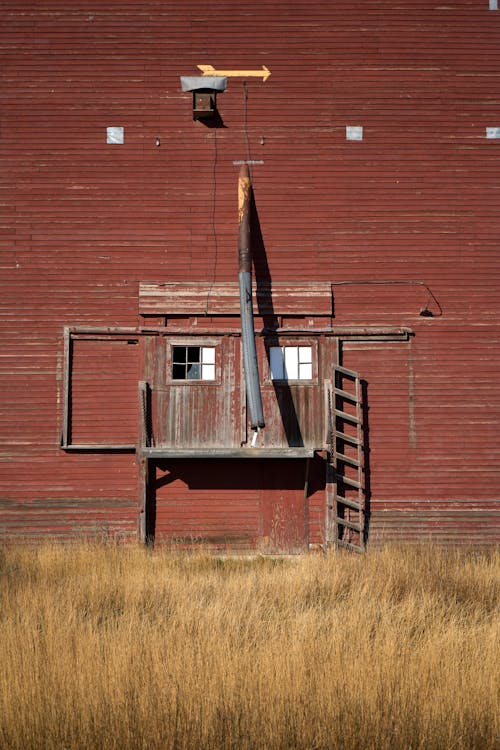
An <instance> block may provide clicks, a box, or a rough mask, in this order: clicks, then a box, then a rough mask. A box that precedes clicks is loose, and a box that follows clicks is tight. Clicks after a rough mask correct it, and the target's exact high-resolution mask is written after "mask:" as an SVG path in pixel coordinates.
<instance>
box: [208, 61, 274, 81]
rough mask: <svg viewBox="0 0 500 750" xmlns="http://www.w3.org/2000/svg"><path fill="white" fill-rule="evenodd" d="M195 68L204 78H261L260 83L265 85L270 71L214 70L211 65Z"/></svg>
mask: <svg viewBox="0 0 500 750" xmlns="http://www.w3.org/2000/svg"><path fill="white" fill-rule="evenodd" d="M196 67H197V68H199V70H201V72H202V73H203V75H204V76H232V77H235V76H238V77H240V78H262V83H265V82H266V81H267V79H268V78H269V76H270V75H271V71H270V70H269V68H266V66H265V65H263V66H262V70H215V68H214V67H213V65H197V66H196Z"/></svg>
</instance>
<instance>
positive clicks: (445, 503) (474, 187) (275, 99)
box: [0, 0, 500, 543]
mask: <svg viewBox="0 0 500 750" xmlns="http://www.w3.org/2000/svg"><path fill="white" fill-rule="evenodd" d="M89 7H90V6H89V5H88V4H82V3H81V2H79V0H74V1H73V2H71V3H70V2H68V0H51V1H49V0H41V2H37V3H33V2H28V1H27V0H24V1H23V0H17V1H16V0H9V1H8V2H6V3H5V4H4V9H3V33H2V48H1V57H2V65H1V70H0V80H1V91H0V95H1V112H0V117H1V133H0V149H1V159H2V178H1V184H2V195H1V198H0V200H1V204H2V224H1V241H2V255H1V260H2V263H1V265H2V274H1V280H0V283H1V285H2V291H1V295H0V304H1V306H2V310H1V314H2V338H3V343H2V356H1V358H0V367H1V373H2V374H1V377H2V390H1V392H2V409H1V414H0V418H1V441H2V448H1V458H2V462H1V466H0V472H1V473H0V529H1V531H2V532H3V533H5V534H8V535H9V536H10V537H16V536H17V535H29V536H36V535H40V534H42V535H52V536H58V537H63V538H65V537H71V536H74V535H75V534H82V533H83V534H93V533H120V534H122V535H124V536H130V537H132V536H134V535H135V533H136V519H137V507H136V506H137V477H136V466H135V459H134V456H133V454H130V453H121V454H105V453H97V454H96V453H85V452H82V453H64V452H62V451H61V450H60V447H59V446H60V439H61V429H62V413H63V364H64V362H63V351H64V345H63V326H64V325H76V324H79V325H87V326H135V325H136V324H137V322H138V288H139V282H140V281H151V282H161V281H172V280H178V281H187V280H191V281H206V280H207V279H208V280H213V281H214V282H223V281H234V280H235V277H236V258H235V247H236V179H237V174H238V170H239V166H240V164H241V162H242V161H245V160H250V161H252V162H255V164H254V166H253V167H252V176H253V185H254V193H255V202H256V206H257V211H258V216H259V224H260V229H261V233H262V237H261V246H262V248H264V249H265V253H264V252H263V251H262V252H260V254H258V256H257V257H256V272H257V273H258V274H261V275H262V274H265V275H268V276H270V277H271V278H272V280H273V281H287V282H294V281H296V282H300V281H303V280H308V279H311V280H318V281H321V280H325V281H332V282H333V283H334V284H335V285H336V286H334V295H335V319H334V324H338V325H384V324H390V325H405V326H409V327H411V328H412V329H413V331H414V337H413V338H412V340H411V342H410V343H409V344H387V343H384V344H380V343H373V344H369V345H368V344H360V343H358V342H356V343H352V344H349V345H345V346H344V352H343V361H344V364H345V365H346V366H347V367H352V368H354V369H357V370H359V372H360V374H361V376H362V377H363V378H364V379H365V380H366V381H367V383H368V386H367V391H368V402H369V424H370V435H369V437H370V472H371V475H370V506H371V518H370V534H371V537H372V538H373V541H377V542H380V541H384V540H386V539H392V538H395V537H396V538H410V539H414V538H416V537H418V538H427V537H428V536H429V535H431V536H432V537H434V538H436V539H439V540H441V541H446V540H448V541H456V540H464V541H465V540H468V541H473V542H478V543H485V542H488V541H492V540H494V539H497V540H498V523H497V524H495V517H496V518H498V515H497V516H495V511H496V512H498V499H499V495H500V490H499V460H498V459H499V442H500V437H499V430H498V424H499V411H500V403H499V401H500V398H499V391H498V386H497V382H498V375H499V370H500V355H499V338H500V335H499V302H500V293H499V285H498V272H499V263H500V256H499V253H498V243H499V235H500V210H499V204H500V201H499V197H500V187H499V182H498V174H499V168H500V140H498V139H489V138H486V128H487V127H500V102H499V98H498V81H499V77H500V11H490V10H489V3H488V0H450V2H447V3H446V4H443V3H440V2H437V1H435V0H433V1H431V0H421V2H418V3H415V2H409V0H401V1H400V2H398V3H395V2H390V1H389V0H367V2H363V3H361V4H359V3H358V4H352V3H344V2H335V3H332V2H327V1H326V0H317V2H315V3H314V4H312V5H311V3H306V2H300V1H299V2H290V0H287V1H286V2H285V1H280V2H278V1H276V2H275V1H271V2H270V1H269V0H254V2H252V3H246V2H245V3H243V2H232V3H230V2H223V1H222V0H213V1H212V2H211V3H210V5H207V4H206V3H202V2H192V1H191V0H186V1H185V2H183V3H171V2H154V1H153V0H149V1H148V0H146V1H144V2H133V1H128V0H120V2H116V0H109V2H107V3H105V4H104V3H97V4H94V5H93V6H91V7H90V9H89ZM199 64H212V65H214V66H215V67H216V68H217V69H219V70H234V69H237V70H255V69H258V68H260V67H261V66H262V65H265V66H267V67H268V68H269V70H270V71H271V77H270V78H269V79H268V80H267V81H266V82H265V83H263V82H262V81H261V80H260V79H258V78H254V77H247V78H244V77H235V78H232V77H230V78H229V79H228V88H227V91H226V92H225V93H223V94H221V95H219V98H218V103H219V108H220V113H221V117H222V120H223V124H224V127H221V128H209V127H206V126H204V125H203V124H202V123H199V122H193V121H192V118H191V99H190V95H189V94H183V93H182V92H181V90H180V82H179V77H180V76H181V75H196V74H197V72H198V70H197V67H196V66H197V65H199ZM108 126H122V127H124V129H125V130H124V134H125V140H124V144H123V145H108V144H107V143H106V127H108ZM346 126H362V127H363V140H362V141H347V140H346ZM157 138H159V139H160V146H156V139H157ZM262 248H261V249H262ZM367 282H369V283H367ZM417 282H425V284H426V285H427V286H423V285H422V284H421V283H417ZM428 289H430V290H431V292H432V296H431V295H430V294H429V292H428ZM426 306H428V309H430V310H431V311H432V312H433V314H434V317H432V318H430V317H421V316H420V315H419V313H420V312H421V310H422V309H425V308H426ZM129 368H130V365H129V364H127V365H126V368H125V371H124V372H123V373H122V372H120V371H119V369H118V370H117V371H116V376H117V381H118V382H117V392H116V394H114V396H113V399H112V403H113V409H114V410H115V412H114V414H115V416H114V417H112V419H111V423H112V424H114V425H115V426H116V425H117V424H118V423H119V420H117V419H116V415H117V414H119V413H121V412H123V413H126V414H129V413H130V411H131V410H130V393H131V391H130V387H129V386H130V384H129V383H126V384H125V387H124V388H120V383H119V381H120V378H124V379H125V380H127V373H128V374H130V369H129ZM90 374H91V373H90V372H89V376H90ZM101 397H102V394H101ZM134 408H135V407H134ZM80 428H81V430H82V431H83V433H85V429H86V427H85V423H84V421H82V422H81V425H80ZM240 500H241V502H242V503H243V504H244V505H245V508H246V511H248V512H249V513H251V512H252V503H257V502H260V499H259V498H257V497H256V496H252V497H248V498H246V496H245V495H244V493H243V494H242V495H241V497H240ZM165 502H168V499H166V500H165ZM290 502H291V501H290ZM244 510H245V509H244ZM246 511H245V512H246ZM315 512H317V510H316V511H315ZM255 533H257V531H256V532H255Z"/></svg>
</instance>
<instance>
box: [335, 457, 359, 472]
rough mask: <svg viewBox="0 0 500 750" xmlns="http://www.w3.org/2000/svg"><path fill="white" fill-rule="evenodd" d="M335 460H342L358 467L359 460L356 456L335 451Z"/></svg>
mask: <svg viewBox="0 0 500 750" xmlns="http://www.w3.org/2000/svg"><path fill="white" fill-rule="evenodd" d="M337 460H338V461H342V463H344V464H349V466H355V467H356V468H357V469H359V461H358V459H357V458H351V457H350V456H344V454H343V453H337Z"/></svg>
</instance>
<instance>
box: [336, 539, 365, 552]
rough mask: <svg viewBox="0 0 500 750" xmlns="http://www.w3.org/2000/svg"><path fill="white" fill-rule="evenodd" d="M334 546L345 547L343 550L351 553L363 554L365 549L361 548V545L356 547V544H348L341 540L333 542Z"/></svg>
mask: <svg viewBox="0 0 500 750" xmlns="http://www.w3.org/2000/svg"><path fill="white" fill-rule="evenodd" d="M335 544H336V545H337V547H345V549H350V550H351V552H359V553H363V552H364V551H365V548H364V547H362V546H361V545H359V546H358V545H357V544H351V543H350V542H344V540H343V539H337V541H336V542H335Z"/></svg>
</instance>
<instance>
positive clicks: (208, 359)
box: [201, 346, 215, 365]
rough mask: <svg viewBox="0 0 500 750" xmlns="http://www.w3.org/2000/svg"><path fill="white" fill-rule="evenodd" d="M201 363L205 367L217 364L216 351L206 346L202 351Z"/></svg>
mask: <svg viewBox="0 0 500 750" xmlns="http://www.w3.org/2000/svg"><path fill="white" fill-rule="evenodd" d="M201 355H202V356H201V361H202V362H203V364H205V365H214V364H215V349H214V347H213V346H204V347H203V348H202V350H201Z"/></svg>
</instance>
